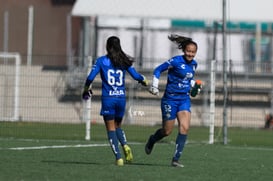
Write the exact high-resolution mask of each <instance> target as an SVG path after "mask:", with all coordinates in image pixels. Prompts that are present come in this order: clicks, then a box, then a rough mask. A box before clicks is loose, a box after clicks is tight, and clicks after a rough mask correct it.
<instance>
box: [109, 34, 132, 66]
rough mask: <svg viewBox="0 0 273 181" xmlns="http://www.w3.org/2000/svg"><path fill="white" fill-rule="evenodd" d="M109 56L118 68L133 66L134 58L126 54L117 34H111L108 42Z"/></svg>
mask: <svg viewBox="0 0 273 181" xmlns="http://www.w3.org/2000/svg"><path fill="white" fill-rule="evenodd" d="M106 51H107V56H108V58H109V59H110V60H111V62H112V63H113V65H114V67H117V68H125V69H126V68H128V67H130V66H132V64H133V62H134V60H133V58H132V57H130V56H128V55H126V54H125V53H124V52H123V50H122V48H121V45H120V40H119V38H118V37H116V36H111V37H109V38H108V39H107V42H106Z"/></svg>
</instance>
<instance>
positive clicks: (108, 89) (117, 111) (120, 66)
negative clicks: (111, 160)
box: [82, 36, 148, 166]
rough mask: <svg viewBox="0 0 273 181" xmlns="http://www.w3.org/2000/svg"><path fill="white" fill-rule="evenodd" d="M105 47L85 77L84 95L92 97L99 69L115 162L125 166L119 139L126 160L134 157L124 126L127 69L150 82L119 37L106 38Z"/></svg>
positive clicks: (107, 127) (85, 97) (138, 78)
mask: <svg viewBox="0 0 273 181" xmlns="http://www.w3.org/2000/svg"><path fill="white" fill-rule="evenodd" d="M106 50H107V54H106V55H104V56H101V57H99V58H98V59H97V60H96V62H95V64H94V65H93V67H92V70H91V72H90V74H89V75H88V77H87V79H86V82H85V86H84V91H83V94H82V98H83V99H89V98H90V97H91V95H92V91H91V89H90V85H91V83H92V82H93V81H94V79H95V77H96V75H97V74H98V73H100V76H101V80H102V96H101V112H100V114H101V115H102V116H103V119H104V123H105V126H106V130H107V136H108V141H109V143H110V147H111V149H112V151H113V153H114V155H115V158H116V165H118V166H122V165H123V159H122V158H121V153H120V151H119V143H120V144H121V146H122V148H123V151H124V154H125V161H126V162H127V163H130V162H132V160H133V154H132V151H131V148H130V147H129V146H128V144H127V140H126V136H125V132H124V131H123V130H122V129H121V123H122V119H123V116H124V113H125V107H126V95H125V94H126V92H125V90H126V89H125V74H126V72H128V73H129V74H130V75H131V76H132V77H133V79H135V80H137V81H138V82H139V83H141V84H142V85H144V86H147V85H148V81H147V79H146V78H145V77H144V76H143V75H141V74H139V73H138V72H137V71H136V70H135V68H134V67H133V60H132V58H131V57H129V56H128V55H126V54H125V53H124V52H123V50H122V48H121V46H120V40H119V38H118V37H116V36H111V37H109V38H108V39H107V43H106Z"/></svg>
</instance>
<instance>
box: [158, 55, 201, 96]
mask: <svg viewBox="0 0 273 181" xmlns="http://www.w3.org/2000/svg"><path fill="white" fill-rule="evenodd" d="M196 68H197V62H196V61H195V60H192V61H191V62H187V61H186V60H185V59H184V57H183V56H182V55H178V56H175V57H172V58H171V59H170V60H168V61H166V62H164V63H163V64H161V65H159V66H158V67H156V69H155V70H154V76H155V77H156V78H158V79H159V78H160V74H161V73H162V72H164V71H166V70H168V79H167V85H166V89H165V93H164V97H165V98H172V99H183V98H185V97H188V96H189V92H190V90H191V80H192V79H193V77H194V74H195V70H196Z"/></svg>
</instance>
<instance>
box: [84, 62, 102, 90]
mask: <svg viewBox="0 0 273 181" xmlns="http://www.w3.org/2000/svg"><path fill="white" fill-rule="evenodd" d="M99 72H100V64H99V61H96V63H95V64H94V65H93V67H92V69H91V71H90V73H89V75H88V76H87V78H86V81H85V87H88V88H89V86H90V84H91V83H92V82H93V80H94V79H95V77H96V75H97V74H98V73H99Z"/></svg>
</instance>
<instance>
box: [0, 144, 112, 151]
mask: <svg viewBox="0 0 273 181" xmlns="http://www.w3.org/2000/svg"><path fill="white" fill-rule="evenodd" d="M101 146H109V144H88V145H52V146H33V147H13V148H1V149H2V150H42V149H50V148H83V147H101Z"/></svg>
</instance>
